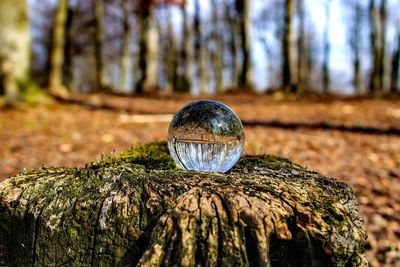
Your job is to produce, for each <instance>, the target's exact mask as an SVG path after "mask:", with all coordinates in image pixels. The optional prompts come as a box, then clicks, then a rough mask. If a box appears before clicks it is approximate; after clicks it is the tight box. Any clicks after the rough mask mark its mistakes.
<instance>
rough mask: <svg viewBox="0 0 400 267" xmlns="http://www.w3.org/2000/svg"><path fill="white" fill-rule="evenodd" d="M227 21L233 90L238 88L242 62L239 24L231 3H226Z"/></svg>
mask: <svg viewBox="0 0 400 267" xmlns="http://www.w3.org/2000/svg"><path fill="white" fill-rule="evenodd" d="M224 12H225V20H226V21H227V23H228V31H229V50H230V54H231V56H230V58H231V61H230V64H231V84H230V87H231V88H232V89H237V88H238V82H239V71H240V60H239V56H238V54H239V53H238V50H239V49H238V41H237V37H238V36H239V35H240V29H239V24H238V21H237V19H236V10H235V12H232V7H231V2H230V1H225V2H224Z"/></svg>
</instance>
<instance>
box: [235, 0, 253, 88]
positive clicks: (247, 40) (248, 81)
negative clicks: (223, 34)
mask: <svg viewBox="0 0 400 267" xmlns="http://www.w3.org/2000/svg"><path fill="white" fill-rule="evenodd" d="M236 11H237V15H238V17H239V24H240V37H241V50H242V51H241V52H242V64H241V74H240V79H239V87H241V89H249V88H252V87H253V78H252V64H251V51H250V46H251V16H250V1H249V0H236Z"/></svg>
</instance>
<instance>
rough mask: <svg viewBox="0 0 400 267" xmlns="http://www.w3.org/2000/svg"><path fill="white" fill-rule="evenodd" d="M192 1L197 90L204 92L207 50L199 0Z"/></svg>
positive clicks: (205, 86)
mask: <svg viewBox="0 0 400 267" xmlns="http://www.w3.org/2000/svg"><path fill="white" fill-rule="evenodd" d="M194 3H195V4H194V5H195V8H194V32H195V44H194V47H195V61H196V62H197V79H198V80H199V90H200V93H201V94H204V93H206V91H207V54H206V53H207V51H206V44H204V43H203V36H202V30H201V12H200V0H195V2H194Z"/></svg>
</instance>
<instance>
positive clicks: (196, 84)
mask: <svg viewBox="0 0 400 267" xmlns="http://www.w3.org/2000/svg"><path fill="white" fill-rule="evenodd" d="M0 5H1V6H0V7H1V15H2V16H1V19H0V20H1V21H0V22H1V23H2V27H1V36H2V38H1V40H0V44H1V46H0V66H1V68H0V74H1V75H0V77H1V84H2V85H3V86H2V87H1V88H2V91H1V92H0V93H1V94H3V95H5V97H6V101H7V103H13V102H15V101H16V100H17V99H18V98H21V97H22V98H23V94H24V93H26V92H27V91H29V87H32V86H33V85H38V86H40V87H42V88H49V92H50V93H52V94H55V95H59V96H60V95H61V96H66V95H68V94H69V93H76V92H85V93H86V92H105V93H120V94H133V93H136V94H143V93H154V92H185V93H192V94H194V95H198V94H214V93H224V92H226V91H235V90H247V91H265V90H271V89H273V90H286V91H289V92H293V93H295V92H299V91H300V92H303V91H311V92H319V93H329V92H342V93H351V94H357V95H361V94H370V95H382V94H386V93H390V92H392V93H394V92H398V91H399V90H400V68H399V64H400V52H399V51H400V30H399V29H400V22H399V13H398V10H400V3H399V2H398V1H394V0H392V1H390V0H346V1H344V0H343V1H339V0H335V1H334V0H320V1H310V0H270V1H261V0H256V1H250V0H247V1H244V0H206V1H200V0H190V1H186V0H153V1H150V0H148V1H145V0H136V1H134V0H126V1H122V0H93V1H76V0H59V1H55V0H42V1H37V0H31V1H19V3H18V4H15V2H14V1H6V0H2V1H1V2H0ZM251 7H252V8H251ZM29 18H30V19H29ZM338 19H339V21H338Z"/></svg>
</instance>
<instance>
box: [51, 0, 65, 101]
mask: <svg viewBox="0 0 400 267" xmlns="http://www.w3.org/2000/svg"><path fill="white" fill-rule="evenodd" d="M67 17H68V0H59V1H58V7H57V11H56V16H55V20H54V26H53V36H52V45H51V51H50V74H49V91H50V93H52V94H54V95H58V96H66V95H68V91H67V89H66V88H65V87H64V85H63V84H64V82H63V80H64V78H63V67H64V61H65V59H64V55H65V47H66V46H65V40H66V37H67V36H66V22H67Z"/></svg>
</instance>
